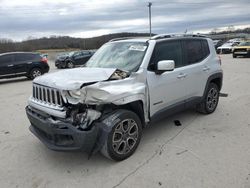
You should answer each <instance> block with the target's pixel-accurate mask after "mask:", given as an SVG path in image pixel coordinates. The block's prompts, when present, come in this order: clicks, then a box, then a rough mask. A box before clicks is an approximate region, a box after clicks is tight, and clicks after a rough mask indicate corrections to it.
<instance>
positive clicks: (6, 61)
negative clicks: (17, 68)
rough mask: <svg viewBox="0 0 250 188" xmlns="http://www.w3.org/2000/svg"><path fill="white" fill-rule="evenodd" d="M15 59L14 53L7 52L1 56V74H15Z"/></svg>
mask: <svg viewBox="0 0 250 188" xmlns="http://www.w3.org/2000/svg"><path fill="white" fill-rule="evenodd" d="M13 60H14V56H13V54H6V55H1V56H0V76H8V75H13V74H14V73H15V72H14V69H13V66H14V65H13Z"/></svg>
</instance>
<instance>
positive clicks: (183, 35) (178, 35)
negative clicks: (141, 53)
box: [110, 33, 209, 42]
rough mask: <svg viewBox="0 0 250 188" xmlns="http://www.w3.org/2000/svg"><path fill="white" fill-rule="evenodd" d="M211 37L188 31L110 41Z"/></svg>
mask: <svg viewBox="0 0 250 188" xmlns="http://www.w3.org/2000/svg"><path fill="white" fill-rule="evenodd" d="M192 37H194V38H209V37H208V36H205V35H200V34H186V33H170V34H169V33H168V34H160V35H155V36H153V37H122V38H115V39H112V40H110V42H115V41H130V42H147V41H148V40H160V39H171V38H192Z"/></svg>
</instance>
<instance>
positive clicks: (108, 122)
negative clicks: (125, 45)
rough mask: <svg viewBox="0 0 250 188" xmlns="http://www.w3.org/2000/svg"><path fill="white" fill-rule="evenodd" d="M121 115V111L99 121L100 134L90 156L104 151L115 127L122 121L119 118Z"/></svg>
mask: <svg viewBox="0 0 250 188" xmlns="http://www.w3.org/2000/svg"><path fill="white" fill-rule="evenodd" d="M120 113H121V110H116V111H114V112H112V113H111V114H107V115H106V116H105V117H103V118H102V119H100V120H99V122H98V123H97V124H99V126H98V128H99V133H98V136H97V140H96V143H95V145H94V147H93V150H92V152H91V153H90V155H92V154H95V153H97V152H98V151H100V150H101V149H102V147H104V145H106V144H105V143H106V142H107V140H108V135H109V133H110V132H111V131H112V128H113V127H114V125H116V124H117V123H118V122H119V121H120V119H119V118H118V116H119V115H120Z"/></svg>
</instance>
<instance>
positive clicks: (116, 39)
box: [109, 36, 148, 42]
mask: <svg viewBox="0 0 250 188" xmlns="http://www.w3.org/2000/svg"><path fill="white" fill-rule="evenodd" d="M145 37H148V36H134V37H120V38H113V39H111V40H109V42H114V41H119V40H126V39H134V38H145Z"/></svg>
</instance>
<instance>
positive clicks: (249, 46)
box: [233, 41, 250, 58]
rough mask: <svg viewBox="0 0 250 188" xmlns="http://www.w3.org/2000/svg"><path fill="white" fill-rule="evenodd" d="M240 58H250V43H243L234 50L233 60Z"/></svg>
mask: <svg viewBox="0 0 250 188" xmlns="http://www.w3.org/2000/svg"><path fill="white" fill-rule="evenodd" d="M238 56H244V57H249V56H250V41H245V42H242V43H240V44H239V45H238V46H236V47H234V48H233V58H236V57H238Z"/></svg>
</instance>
